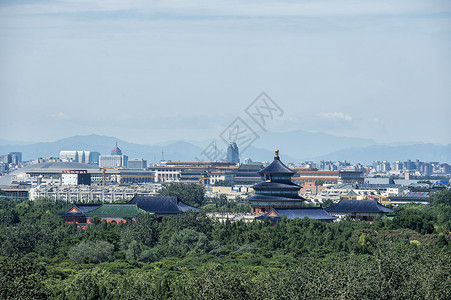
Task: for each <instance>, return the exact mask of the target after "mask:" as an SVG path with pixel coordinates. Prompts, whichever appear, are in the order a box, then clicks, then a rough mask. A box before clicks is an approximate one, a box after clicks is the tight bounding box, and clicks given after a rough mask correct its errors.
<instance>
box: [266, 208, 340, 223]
mask: <svg viewBox="0 0 451 300" xmlns="http://www.w3.org/2000/svg"><path fill="white" fill-rule="evenodd" d="M272 211H274V212H275V213H276V214H278V215H280V216H287V218H288V219H291V220H292V219H295V218H300V219H303V218H309V219H314V220H324V221H333V220H335V219H337V217H334V216H331V215H329V214H328V213H327V212H326V211H325V210H324V209H322V208H321V207H313V208H312V207H305V208H304V207H303V208H290V209H282V208H279V209H272ZM270 213H271V211H269V212H268V213H267V214H266V215H264V216H260V217H257V219H260V220H262V219H266V218H267V219H270V220H274V221H278V220H280V219H281V218H280V217H271V216H268V215H269V214H270Z"/></svg>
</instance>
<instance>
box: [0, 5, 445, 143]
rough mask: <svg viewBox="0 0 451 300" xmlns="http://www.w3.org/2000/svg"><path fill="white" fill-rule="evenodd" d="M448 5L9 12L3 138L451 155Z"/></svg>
mask: <svg viewBox="0 0 451 300" xmlns="http://www.w3.org/2000/svg"><path fill="white" fill-rule="evenodd" d="M450 16H451V4H450V1H415V0H413V1H265V0H263V1H179V0H175V1H114V0H110V1H75V0H73V1H72V0H67V1H39V0H33V1H25V0H24V1H1V2H0V70H1V71H0V99H1V100H0V101H1V105H2V112H3V113H2V118H1V119H0V128H1V131H0V138H3V139H10V140H27V141H51V140H56V139H59V138H63V137H67V136H71V135H75V134H90V133H96V134H102V135H110V136H116V137H118V138H121V139H124V140H127V141H130V142H140V143H156V142H162V141H165V140H175V139H196V140H205V139H208V138H213V137H217V136H218V135H219V134H220V133H221V132H222V131H223V130H224V128H225V127H226V126H227V125H228V124H229V123H230V122H232V121H233V120H234V118H235V117H237V116H243V115H244V113H243V111H244V109H245V108H246V106H247V105H248V104H249V103H250V102H252V100H253V99H254V98H255V97H256V96H257V95H258V94H260V92H262V91H266V92H267V93H268V94H269V95H270V96H271V97H272V98H273V99H274V100H275V101H276V102H277V103H278V104H279V106H280V107H282V108H283V110H284V115H283V116H282V117H281V118H280V119H277V120H274V121H273V122H271V124H269V125H268V126H269V127H268V129H269V130H273V131H287V130H297V129H303V130H309V131H321V132H327V133H331V134H334V135H339V136H353V137H368V138H372V139H375V140H376V141H379V142H402V141H423V142H434V143H443V144H445V143H446V144H447V143H450V142H451V130H450V128H451V122H450V118H449V116H448V115H449V111H450V110H451V104H450V103H451V101H450V100H451V99H450V96H451V84H449V82H450V79H451V57H450V53H451V21H450Z"/></svg>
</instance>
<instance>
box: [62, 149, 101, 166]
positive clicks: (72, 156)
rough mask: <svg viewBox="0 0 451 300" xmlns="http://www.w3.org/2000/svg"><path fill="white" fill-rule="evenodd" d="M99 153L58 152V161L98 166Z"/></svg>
mask: <svg viewBox="0 0 451 300" xmlns="http://www.w3.org/2000/svg"><path fill="white" fill-rule="evenodd" d="M99 156H100V153H99V152H95V151H66V150H63V151H60V159H61V161H63V162H77V163H81V164H98V163H99Z"/></svg>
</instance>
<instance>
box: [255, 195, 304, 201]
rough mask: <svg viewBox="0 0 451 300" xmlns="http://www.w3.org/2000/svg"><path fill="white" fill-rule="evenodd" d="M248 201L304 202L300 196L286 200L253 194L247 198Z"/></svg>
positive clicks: (286, 198)
mask: <svg viewBox="0 0 451 300" xmlns="http://www.w3.org/2000/svg"><path fill="white" fill-rule="evenodd" d="M247 200H249V201H252V200H253V201H295V202H299V201H305V199H304V198H302V197H301V196H297V197H296V198H288V197H277V196H268V195H262V194H254V195H252V196H250V197H249V198H247Z"/></svg>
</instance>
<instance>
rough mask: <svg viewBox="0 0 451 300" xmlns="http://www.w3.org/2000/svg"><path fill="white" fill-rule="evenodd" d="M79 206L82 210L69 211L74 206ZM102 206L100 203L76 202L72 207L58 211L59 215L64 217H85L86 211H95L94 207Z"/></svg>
mask: <svg viewBox="0 0 451 300" xmlns="http://www.w3.org/2000/svg"><path fill="white" fill-rule="evenodd" d="M74 207H75V208H77V209H78V210H79V211H80V212H79V213H72V212H69V211H70V210H71V209H72V208H74ZM99 207H100V204H74V205H73V206H72V207H71V208H69V209H68V210H66V211H65V212H62V213H58V215H60V216H62V217H74V218H75V217H84V216H85V213H87V212H90V211H93V210H94V209H97V208H99Z"/></svg>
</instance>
